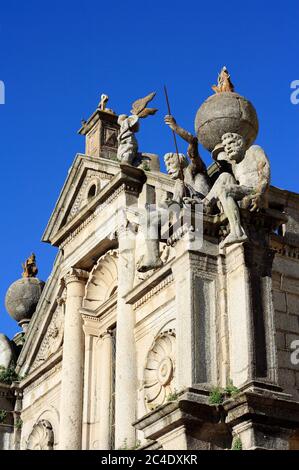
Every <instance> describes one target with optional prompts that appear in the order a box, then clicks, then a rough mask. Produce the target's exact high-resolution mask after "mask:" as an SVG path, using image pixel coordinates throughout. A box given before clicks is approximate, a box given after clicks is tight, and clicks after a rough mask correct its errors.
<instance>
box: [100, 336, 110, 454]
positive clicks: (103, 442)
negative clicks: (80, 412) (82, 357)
mask: <svg viewBox="0 0 299 470" xmlns="http://www.w3.org/2000/svg"><path fill="white" fill-rule="evenodd" d="M100 338H101V345H100V348H99V351H100V357H99V358H98V364H99V388H100V397H99V420H100V423H99V426H100V427H99V449H101V450H109V449H110V445H111V424H112V423H111V412H112V379H113V377H112V335H111V332H110V331H109V330H107V331H105V333H103V334H102V335H101V336H100Z"/></svg>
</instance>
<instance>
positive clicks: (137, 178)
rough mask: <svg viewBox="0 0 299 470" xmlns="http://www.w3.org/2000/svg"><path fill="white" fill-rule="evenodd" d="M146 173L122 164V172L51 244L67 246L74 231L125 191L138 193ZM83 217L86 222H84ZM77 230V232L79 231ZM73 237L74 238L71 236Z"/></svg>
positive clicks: (144, 180) (62, 229)
mask: <svg viewBox="0 0 299 470" xmlns="http://www.w3.org/2000/svg"><path fill="white" fill-rule="evenodd" d="M146 179H147V177H146V175H145V173H144V171H143V170H140V169H138V168H134V167H131V166H129V165H120V172H119V173H117V174H116V175H115V176H114V177H113V178H112V179H111V181H110V183H109V184H107V185H106V186H105V187H104V188H103V189H102V190H101V191H100V192H99V194H98V196H96V197H94V198H93V200H92V201H91V202H90V203H89V204H87V205H86V206H85V207H84V209H83V208H82V211H80V212H79V213H78V214H77V215H76V216H75V217H74V218H73V219H72V220H71V222H69V223H68V224H67V225H65V226H63V227H62V228H60V229H59V230H58V231H57V232H56V233H55V234H53V235H52V237H51V240H50V241H51V244H52V245H54V246H59V247H60V248H61V247H62V244H63V243H64V245H63V246H65V240H66V239H68V238H69V237H73V235H74V233H75V232H76V231H77V230H78V229H79V232H80V231H81V230H82V228H84V227H85V226H86V225H88V224H89V223H90V222H91V221H92V220H93V219H94V218H95V217H96V216H98V214H99V213H100V212H102V211H103V209H104V208H106V207H107V205H108V204H109V203H111V202H112V201H113V200H114V199H115V198H116V197H117V196H118V195H119V194H121V193H122V192H123V191H125V192H127V193H129V194H134V195H138V194H140V192H141V190H142V186H143V184H144V183H145V182H146ZM82 219H84V222H83V223H82ZM79 232H77V233H79ZM70 239H72V238H70Z"/></svg>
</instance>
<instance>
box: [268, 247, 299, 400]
mask: <svg viewBox="0 0 299 470" xmlns="http://www.w3.org/2000/svg"><path fill="white" fill-rule="evenodd" d="M272 280H273V302H274V309H275V323H276V344H277V351H278V354H277V356H278V367H279V372H278V376H279V377H278V381H279V385H280V386H281V387H283V389H284V391H286V392H287V393H290V394H291V395H292V396H293V397H294V398H295V399H297V400H299V364H298V365H296V364H292V362H291V354H292V352H293V350H292V349H291V344H292V342H293V341H294V340H297V341H298V340H299V261H298V260H297V261H295V260H293V259H288V258H286V257H283V256H281V255H276V258H275V261H274V272H273V277H272ZM297 349H298V347H297ZM298 356H299V354H298V355H297V357H298Z"/></svg>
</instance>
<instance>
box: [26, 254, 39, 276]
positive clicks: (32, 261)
mask: <svg viewBox="0 0 299 470" xmlns="http://www.w3.org/2000/svg"><path fill="white" fill-rule="evenodd" d="M22 268H23V270H24V271H23V274H22V276H23V277H36V276H37V273H38V269H37V266H36V258H35V254H34V253H32V255H31V256H29V258H28V259H27V260H26V261H25V263H23V264H22Z"/></svg>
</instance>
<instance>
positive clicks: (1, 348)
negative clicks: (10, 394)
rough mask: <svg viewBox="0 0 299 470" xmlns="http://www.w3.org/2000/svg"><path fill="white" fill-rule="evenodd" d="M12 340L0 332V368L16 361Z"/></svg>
mask: <svg viewBox="0 0 299 470" xmlns="http://www.w3.org/2000/svg"><path fill="white" fill-rule="evenodd" d="M12 344H13V343H12V342H11V341H10V340H9V339H8V338H7V336H5V335H4V334H3V333H0V368H4V369H7V368H8V367H9V366H11V364H12V363H13V362H14V359H15V355H14V350H13V347H12Z"/></svg>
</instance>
